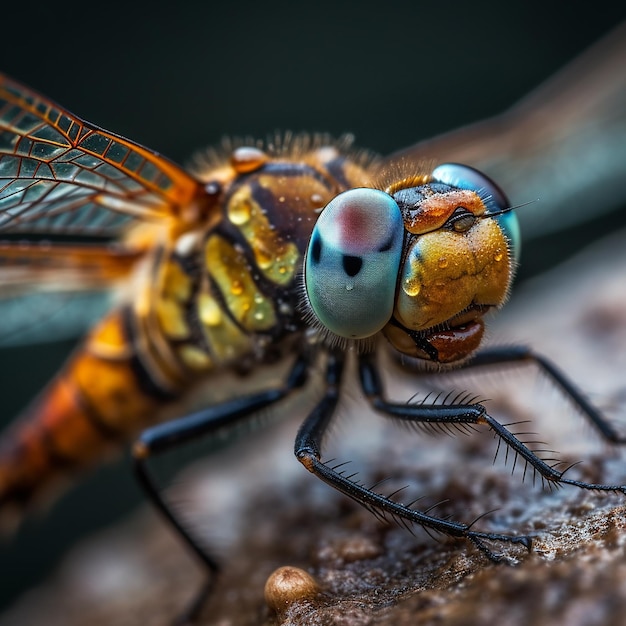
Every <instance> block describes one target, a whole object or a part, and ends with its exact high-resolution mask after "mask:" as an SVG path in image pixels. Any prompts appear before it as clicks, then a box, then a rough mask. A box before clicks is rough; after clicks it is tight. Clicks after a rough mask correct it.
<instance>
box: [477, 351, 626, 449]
mask: <svg viewBox="0 0 626 626" xmlns="http://www.w3.org/2000/svg"><path fill="white" fill-rule="evenodd" d="M516 362H517V363H519V362H526V363H535V364H536V365H537V366H538V367H539V369H540V370H541V371H542V372H543V373H544V374H545V375H546V376H547V377H548V378H549V379H550V380H552V382H554V383H555V384H556V386H557V387H558V388H559V389H560V390H561V391H563V393H565V395H566V396H568V397H569V398H570V399H571V400H572V401H573V402H574V404H575V405H576V406H577V407H578V408H579V409H580V410H581V411H582V414H583V415H584V416H585V417H586V418H587V419H588V420H589V421H590V422H591V423H592V424H593V426H594V427H595V428H596V429H597V430H598V432H599V433H600V434H601V435H602V436H603V437H604V438H605V439H607V440H608V441H610V442H612V443H619V444H622V443H626V437H623V436H621V435H620V434H619V433H618V432H617V431H616V430H615V429H614V428H613V426H612V425H611V424H610V423H609V422H608V421H607V419H606V417H605V416H604V415H602V413H601V412H600V411H599V410H598V409H597V408H596V407H595V406H593V404H591V402H589V400H588V399H587V398H586V397H585V395H584V394H583V393H582V391H581V390H580V389H579V388H578V387H577V386H576V385H575V384H574V383H573V382H572V381H571V380H570V379H569V378H568V377H567V376H566V375H565V374H564V373H563V372H562V371H561V370H560V369H559V368H558V367H557V366H556V365H555V364H554V363H552V361H550V360H549V359H547V358H546V357H544V356H543V355H541V354H537V353H536V352H533V351H532V350H531V349H530V348H527V347H525V346H501V347H493V348H486V349H484V350H481V351H480V352H478V353H477V354H476V356H475V357H474V358H473V359H472V360H471V361H469V363H468V364H467V365H466V366H465V367H475V366H480V365H497V364H501V363H516Z"/></svg>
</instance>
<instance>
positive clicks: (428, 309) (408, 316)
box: [304, 163, 520, 364]
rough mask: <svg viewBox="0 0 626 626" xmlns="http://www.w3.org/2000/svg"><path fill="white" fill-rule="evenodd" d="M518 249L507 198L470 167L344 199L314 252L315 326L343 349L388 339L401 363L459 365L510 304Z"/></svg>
mask: <svg viewBox="0 0 626 626" xmlns="http://www.w3.org/2000/svg"><path fill="white" fill-rule="evenodd" d="M519 243H520V236H519V226H518V223H517V218H516V216H515V214H514V213H513V211H512V210H510V205H509V203H508V200H507V199H506V197H505V195H504V194H503V193H502V191H501V190H500V189H499V187H498V186H497V185H496V184H495V183H494V182H493V181H491V180H490V179H489V178H487V177H486V176H485V175H484V174H482V173H480V172H478V171H477V170H475V169H473V168H470V167H468V166H465V165H459V164H455V163H446V164H443V165H440V166H439V167H437V168H435V170H434V171H433V172H432V174H431V175H430V176H424V177H423V178H422V179H420V180H418V181H417V182H415V180H413V182H408V183H404V182H397V183H395V184H392V185H389V186H386V188H385V191H381V190H377V189H365V188H363V189H352V190H350V191H346V192H344V193H342V194H339V195H338V196H336V197H335V198H334V199H333V200H332V201H331V202H330V203H329V204H328V205H327V206H326V208H325V209H324V210H323V211H322V213H321V215H320V217H319V219H318V221H317V223H316V225H315V227H314V229H313V233H312V236H311V240H310V242H309V246H308V249H307V254H306V259H305V273H304V275H305V287H306V293H307V299H308V303H309V309H310V312H311V317H312V318H313V321H314V322H315V323H316V325H318V326H320V327H321V329H322V331H323V332H325V333H326V334H328V335H329V336H331V337H332V338H335V339H338V340H342V339H343V340H345V339H365V338H367V337H371V336H373V335H375V334H376V333H378V332H380V331H382V333H383V334H384V335H385V337H386V338H387V339H388V340H389V342H390V343H391V344H392V345H393V346H394V347H395V348H396V349H397V350H398V351H399V352H401V353H402V354H405V355H407V356H410V357H414V358H417V359H421V360H423V361H429V362H434V363H439V364H454V363H460V362H462V361H463V360H464V359H466V358H467V357H469V356H470V355H471V354H472V353H473V352H474V351H475V350H476V349H477V348H478V346H479V345H480V343H481V340H482V337H483V334H484V320H483V316H484V315H485V313H487V312H488V311H489V310H491V309H493V308H498V307H500V306H502V304H504V302H505V300H506V298H507V295H508V292H509V287H510V285H511V281H512V278H513V273H514V269H515V264H516V261H517V258H518V256H519Z"/></svg>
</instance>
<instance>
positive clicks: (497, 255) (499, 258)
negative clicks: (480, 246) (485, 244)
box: [493, 250, 504, 262]
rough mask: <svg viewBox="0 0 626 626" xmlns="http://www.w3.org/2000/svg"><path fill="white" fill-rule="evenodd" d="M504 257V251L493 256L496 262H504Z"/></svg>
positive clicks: (499, 251)
mask: <svg viewBox="0 0 626 626" xmlns="http://www.w3.org/2000/svg"><path fill="white" fill-rule="evenodd" d="M503 257H504V255H503V254H502V250H497V251H496V253H495V254H494V255H493V260H494V261H496V262H499V261H502V259H503Z"/></svg>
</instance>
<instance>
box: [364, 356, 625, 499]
mask: <svg viewBox="0 0 626 626" xmlns="http://www.w3.org/2000/svg"><path fill="white" fill-rule="evenodd" d="M505 350H508V348H507V349H505ZM483 358H484V359H485V361H487V359H488V358H492V357H490V355H489V354H487V355H486V356H485V357H483ZM533 358H535V357H533ZM509 360H510V359H509ZM492 362H493V361H492ZM485 364H486V363H485ZM359 375H360V379H361V386H362V388H363V391H364V393H365V395H366V397H367V399H368V400H369V402H370V404H371V405H372V407H373V408H374V409H376V410H377V411H380V412H381V413H383V414H384V415H386V416H388V417H393V418H395V419H398V420H400V421H406V422H414V423H422V424H428V423H430V424H439V425H450V426H454V425H476V426H479V425H484V426H487V427H489V428H490V429H491V430H492V431H493V433H494V434H495V435H496V436H497V437H499V438H500V439H501V440H502V441H503V442H504V443H505V444H506V445H507V446H509V448H511V449H512V450H513V451H514V452H515V453H516V454H518V455H519V456H520V457H521V458H522V459H524V461H525V462H526V463H527V464H528V465H530V466H531V467H532V468H534V470H536V471H537V472H538V473H539V475H540V476H542V477H543V478H544V479H545V480H548V481H550V482H553V483H560V484H564V485H574V486H575V487H580V488H581V489H590V490H594V491H618V492H621V493H624V494H626V486H625V485H603V484H597V483H586V482H584V481H580V480H574V479H569V478H565V476H564V474H565V472H564V471H559V470H557V469H556V467H555V465H549V464H548V463H546V461H544V460H542V459H541V458H539V457H538V456H537V454H536V453H535V452H533V451H532V450H531V449H530V448H529V447H528V446H527V445H526V444H524V443H523V442H522V441H520V440H519V439H518V438H517V437H516V436H515V435H514V434H513V433H512V432H511V431H510V430H508V429H507V428H506V426H504V425H502V424H500V423H499V422H498V421H497V420H495V419H494V418H493V417H491V416H490V415H489V414H488V413H487V411H486V410H485V407H484V406H483V405H482V404H480V403H476V404H445V403H444V404H405V403H403V404H396V403H392V402H388V401H387V400H385V398H384V391H383V386H382V382H381V380H380V376H379V374H378V370H377V367H376V364H375V363H374V361H373V359H372V357H371V356H370V355H364V356H363V357H361V359H360V361H359ZM568 384H570V385H571V383H568Z"/></svg>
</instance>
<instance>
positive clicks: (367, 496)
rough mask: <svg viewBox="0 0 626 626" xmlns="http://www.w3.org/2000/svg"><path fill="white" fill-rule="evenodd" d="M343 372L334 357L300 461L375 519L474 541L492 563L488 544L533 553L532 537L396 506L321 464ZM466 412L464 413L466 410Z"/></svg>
mask: <svg viewBox="0 0 626 626" xmlns="http://www.w3.org/2000/svg"><path fill="white" fill-rule="evenodd" d="M342 370H343V361H342V357H341V355H340V354H331V355H330V356H329V361H328V365H327V371H326V389H325V392H324V395H323V397H322V399H321V400H320V402H319V403H318V404H317V406H316V407H315V408H314V409H313V411H312V412H311V413H310V414H309V416H308V417H307V419H306V420H305V421H304V422H303V424H302V426H301V427H300V430H299V431H298V435H297V437H296V442H295V450H294V452H295V455H296V457H297V459H298V460H299V461H300V462H301V463H302V464H303V465H304V466H305V467H306V469H308V470H309V471H310V472H312V473H313V474H315V475H316V476H317V477H318V478H321V479H322V480H323V481H324V482H326V483H327V484H329V485H330V486H331V487H334V488H335V489H337V490H338V491H340V492H341V493H343V494H345V495H346V496H348V497H350V498H352V499H353V500H355V501H356V502H358V503H359V504H361V505H362V506H364V507H365V508H366V509H368V510H370V511H371V512H372V513H374V514H375V515H378V516H384V515H385V514H388V515H390V516H392V517H393V518H395V519H397V520H399V521H400V522H401V523H403V524H405V525H407V524H408V523H414V524H419V525H421V526H423V527H425V528H426V529H430V530H434V531H435V532H440V533H443V534H446V535H449V536H452V537H463V538H465V539H468V540H469V541H471V542H472V543H473V544H474V545H475V546H476V547H477V548H479V549H480V550H481V551H482V552H483V553H485V554H486V555H487V556H488V557H489V558H490V559H492V560H493V561H500V560H502V559H503V558H504V557H503V556H502V555H500V554H497V553H495V552H493V551H492V550H491V549H490V548H489V547H488V545H487V543H486V542H508V543H517V544H522V545H523V546H525V547H526V548H527V549H530V545H531V542H530V538H529V537H525V536H520V537H515V536H511V535H501V534H498V533H487V532H480V531H476V530H472V527H471V525H468V524H463V523H460V522H454V521H451V520H449V519H442V518H438V517H435V516H433V515H430V514H428V513H425V512H422V511H418V510H416V509H413V508H411V504H402V503H399V502H396V501H394V500H392V499H391V498H390V497H387V496H384V495H382V494H380V493H377V492H375V491H373V489H372V488H367V487H365V486H364V485H362V484H361V483H358V482H356V481H355V480H352V478H351V477H350V476H345V475H344V474H343V473H342V472H338V471H337V469H338V467H339V466H335V467H334V468H333V467H330V466H328V465H326V464H325V463H324V462H323V461H322V460H321V452H322V440H323V437H324V434H325V433H326V431H327V429H328V426H329V424H330V422H331V420H332V417H333V414H334V412H335V409H336V407H337V403H338V401H339V395H340V394H339V384H340V381H341V373H342ZM443 408H447V407H439V406H437V407H433V410H434V411H435V412H439V411H440V410H441V409H443ZM463 408H464V409H465V408H466V407H463ZM431 412H432V411H431ZM457 412H458V411H457ZM467 412H468V415H467V416H459V415H457V420H458V421H459V422H461V421H463V420H465V421H468V420H469V419H470V417H469V415H473V414H476V415H478V414H479V413H481V412H482V409H477V408H475V407H467Z"/></svg>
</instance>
